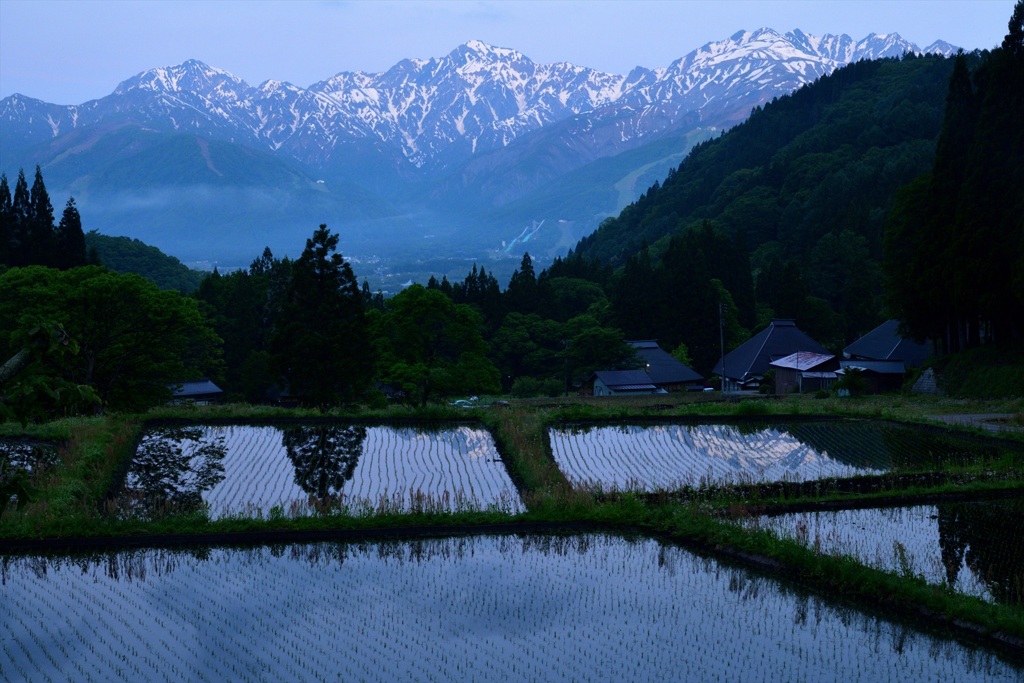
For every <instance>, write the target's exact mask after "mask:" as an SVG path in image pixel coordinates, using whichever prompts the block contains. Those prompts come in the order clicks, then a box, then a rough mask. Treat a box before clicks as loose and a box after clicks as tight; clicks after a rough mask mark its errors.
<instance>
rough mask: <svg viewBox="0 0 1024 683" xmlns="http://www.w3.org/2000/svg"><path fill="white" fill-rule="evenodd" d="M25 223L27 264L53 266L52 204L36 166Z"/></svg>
mask: <svg viewBox="0 0 1024 683" xmlns="http://www.w3.org/2000/svg"><path fill="white" fill-rule="evenodd" d="M28 203H29V215H28V223H27V233H28V251H29V258H30V259H31V260H30V261H29V263H33V264H38V265H42V266H55V265H57V264H56V263H55V258H54V254H55V252H56V250H55V246H56V240H55V237H54V229H53V222H54V221H53V204H52V203H50V193H49V192H47V191H46V184H45V183H44V182H43V172H42V170H41V169H40V168H39V166H38V165H37V166H36V175H35V179H34V180H33V182H32V189H31V191H30V192H29V202H28Z"/></svg>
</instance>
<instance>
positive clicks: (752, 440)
mask: <svg viewBox="0 0 1024 683" xmlns="http://www.w3.org/2000/svg"><path fill="white" fill-rule="evenodd" d="M599 428H605V427H604V426H601V425H593V424H584V425H580V424H572V425H566V426H564V427H561V428H560V429H562V430H563V431H566V432H568V433H570V434H586V433H587V432H589V431H591V430H592V429H599ZM618 428H619V429H621V430H623V431H624V432H628V431H629V430H631V429H637V430H641V429H656V430H666V429H672V430H679V431H680V432H687V433H688V434H687V438H686V439H685V440H686V441H697V442H700V443H702V444H704V445H705V447H706V449H707V450H708V451H709V452H712V453H718V454H725V459H726V460H727V461H729V462H731V463H732V464H734V465H735V466H737V467H739V468H750V469H755V470H757V469H766V468H768V467H771V466H779V465H782V466H784V467H786V468H788V469H793V468H796V467H797V466H800V465H805V466H806V465H820V464H821V463H826V462H830V461H835V462H839V463H842V464H844V465H848V466H850V467H854V468H857V469H868V470H922V469H929V468H940V469H941V468H945V467H951V466H962V465H967V464H976V463H979V462H991V461H995V460H999V459H1000V458H1002V457H1003V456H1004V455H1005V454H1010V455H1011V457H1013V458H1015V459H1017V460H1018V461H1019V462H1024V444H1016V443H1011V442H1004V441H998V440H994V439H990V438H986V437H984V436H976V435H973V434H964V433H960V432H953V431H943V430H938V429H931V428H926V427H915V426H913V425H905V424H899V423H895V422H889V421H884V420H854V419H851V420H806V421H778V422H767V421H764V420H751V421H742V422H729V423H696V424H674V425H668V424H653V425H632V426H629V425H619V426H618ZM790 439H792V441H791V440H790ZM737 442H743V443H744V445H749V446H750V448H749V449H747V450H746V451H744V452H737V450H736V447H735V445H736V443H737Z"/></svg>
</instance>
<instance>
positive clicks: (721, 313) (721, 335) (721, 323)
mask: <svg viewBox="0 0 1024 683" xmlns="http://www.w3.org/2000/svg"><path fill="white" fill-rule="evenodd" d="M725 311H726V305H725V303H724V302H722V303H719V304H718V342H719V343H720V344H721V345H722V385H721V386H720V387H719V389H720V390H721V392H722V396H723V397H724V396H725V382H726V379H725Z"/></svg>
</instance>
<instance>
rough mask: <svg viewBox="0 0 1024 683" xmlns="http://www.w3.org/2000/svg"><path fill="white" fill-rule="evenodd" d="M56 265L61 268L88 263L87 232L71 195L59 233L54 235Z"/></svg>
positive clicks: (61, 219)
mask: <svg viewBox="0 0 1024 683" xmlns="http://www.w3.org/2000/svg"><path fill="white" fill-rule="evenodd" d="M54 247H55V249H54V256H53V258H54V259H55V262H54V265H56V266H57V267H58V268H60V269H61V270H67V269H68V268H76V267H78V266H84V265H85V264H86V253H85V233H83V232H82V217H81V216H80V215H79V213H78V207H76V206H75V199H74V197H71V198H69V199H68V203H67V204H66V205H65V206H64V213H63V214H61V217H60V223H59V224H58V225H57V233H56V235H55V236H54Z"/></svg>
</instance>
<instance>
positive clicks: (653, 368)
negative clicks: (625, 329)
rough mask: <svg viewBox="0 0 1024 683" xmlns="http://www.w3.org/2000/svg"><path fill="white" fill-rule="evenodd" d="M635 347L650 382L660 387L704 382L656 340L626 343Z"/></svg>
mask: <svg viewBox="0 0 1024 683" xmlns="http://www.w3.org/2000/svg"><path fill="white" fill-rule="evenodd" d="M626 343H627V344H629V345H630V346H632V347H633V350H634V351H635V352H636V356H637V358H639V359H640V360H642V361H643V362H644V365H645V366H646V368H645V369H646V370H647V376H648V378H649V379H648V381H649V382H654V383H655V384H658V385H664V384H686V383H688V382H702V381H704V378H703V377H701V376H700V375H699V374H697V373H696V372H695V371H694V370H693V369H692V368H690V367H689V366H687V365H686V364H685V363H682V362H680V361H678V360H676V359H675V358H674V357H673V356H672V354H670V353H669V352H668V351H665V349H663V348H661V347H660V346H658V342H657V341H656V340H654V339H641V340H637V341H629V342H626Z"/></svg>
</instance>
